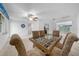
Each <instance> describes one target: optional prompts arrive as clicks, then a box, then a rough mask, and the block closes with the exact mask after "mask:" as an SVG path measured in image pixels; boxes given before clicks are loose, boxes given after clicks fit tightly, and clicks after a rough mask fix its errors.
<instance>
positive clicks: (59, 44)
mask: <svg viewBox="0 0 79 59" xmlns="http://www.w3.org/2000/svg"><path fill="white" fill-rule="evenodd" d="M70 33H71V32H69V33H67V34H66V36H65V38H64V41H63V43H60V41H59V42H58V43H57V44H56V47H58V48H60V49H62V48H63V45H64V43H65V41H66V38H67V36H68V35H69V34H70Z"/></svg>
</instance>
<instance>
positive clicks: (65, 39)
mask: <svg viewBox="0 0 79 59" xmlns="http://www.w3.org/2000/svg"><path fill="white" fill-rule="evenodd" d="M70 33H71V32H69V33H67V34H66V36H65V38H64V41H63V45H64V43H65V41H66V39H67V37H68V35H69V34H70Z"/></svg>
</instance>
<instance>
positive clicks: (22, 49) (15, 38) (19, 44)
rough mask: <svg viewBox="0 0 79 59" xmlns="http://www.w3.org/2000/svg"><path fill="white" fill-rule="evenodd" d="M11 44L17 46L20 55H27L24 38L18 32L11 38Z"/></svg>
mask: <svg viewBox="0 0 79 59" xmlns="http://www.w3.org/2000/svg"><path fill="white" fill-rule="evenodd" d="M10 44H11V45H13V46H15V48H16V50H17V52H18V55H19V56H26V55H27V54H26V49H25V46H24V44H23V42H22V39H21V38H20V37H19V35H17V34H13V35H12V37H11V40H10Z"/></svg>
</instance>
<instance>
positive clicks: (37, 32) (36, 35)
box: [32, 31, 45, 39]
mask: <svg viewBox="0 0 79 59" xmlns="http://www.w3.org/2000/svg"><path fill="white" fill-rule="evenodd" d="M32 35H33V38H34V39H36V38H39V37H43V36H45V33H44V31H32Z"/></svg>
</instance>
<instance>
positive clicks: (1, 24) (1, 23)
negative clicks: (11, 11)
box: [0, 14, 6, 33]
mask: <svg viewBox="0 0 79 59" xmlns="http://www.w3.org/2000/svg"><path fill="white" fill-rule="evenodd" d="M5 25H6V24H5V20H4V17H3V16H2V14H0V33H4V32H5V29H6V28H5Z"/></svg>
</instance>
